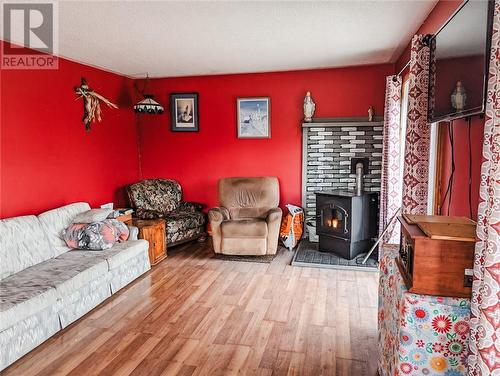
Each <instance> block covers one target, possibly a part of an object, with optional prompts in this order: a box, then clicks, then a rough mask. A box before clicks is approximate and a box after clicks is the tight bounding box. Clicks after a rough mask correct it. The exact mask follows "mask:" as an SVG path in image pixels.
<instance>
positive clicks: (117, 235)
mask: <svg viewBox="0 0 500 376" xmlns="http://www.w3.org/2000/svg"><path fill="white" fill-rule="evenodd" d="M128 236H129V230H128V227H127V225H125V224H124V223H123V222H120V221H117V220H116V219H105V220H104V221H100V222H93V223H73V224H71V225H69V227H68V228H67V229H65V230H64V231H63V239H64V241H65V242H66V244H67V246H68V247H69V248H72V249H88V250H92V251H101V250H103V249H109V248H111V247H112V246H113V245H114V244H115V243H116V242H123V241H125V240H127V239H128Z"/></svg>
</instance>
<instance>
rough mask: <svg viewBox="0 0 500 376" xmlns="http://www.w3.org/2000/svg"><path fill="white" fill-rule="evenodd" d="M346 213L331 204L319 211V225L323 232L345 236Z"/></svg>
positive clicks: (339, 207) (341, 208)
mask: <svg viewBox="0 0 500 376" xmlns="http://www.w3.org/2000/svg"><path fill="white" fill-rule="evenodd" d="M347 216H348V215H347V211H346V210H345V209H344V208H343V207H341V206H338V205H334V204H331V205H329V206H325V207H323V209H322V210H321V224H322V227H323V231H325V232H330V233H336V234H347V232H348V230H347Z"/></svg>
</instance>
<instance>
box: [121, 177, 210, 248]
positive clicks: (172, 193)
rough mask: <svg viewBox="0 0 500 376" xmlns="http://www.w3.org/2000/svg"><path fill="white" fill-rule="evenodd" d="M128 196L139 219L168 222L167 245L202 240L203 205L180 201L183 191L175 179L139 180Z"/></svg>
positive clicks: (133, 185) (203, 224)
mask: <svg viewBox="0 0 500 376" xmlns="http://www.w3.org/2000/svg"><path fill="white" fill-rule="evenodd" d="M127 193H128V197H129V200H130V204H131V205H132V207H133V208H134V209H135V211H136V213H135V214H136V216H137V217H138V218H141V219H154V218H164V219H165V220H166V221H167V233H166V237H167V244H168V245H170V246H172V245H176V244H180V243H184V242H187V241H190V240H195V239H198V238H201V237H205V222H206V217H205V214H204V213H203V212H202V211H201V210H202V209H203V205H202V204H199V203H195V202H185V201H182V189H181V186H180V184H179V183H178V182H176V181H175V180H168V179H146V180H142V181H140V182H138V183H135V184H132V185H130V186H129V187H128V188H127Z"/></svg>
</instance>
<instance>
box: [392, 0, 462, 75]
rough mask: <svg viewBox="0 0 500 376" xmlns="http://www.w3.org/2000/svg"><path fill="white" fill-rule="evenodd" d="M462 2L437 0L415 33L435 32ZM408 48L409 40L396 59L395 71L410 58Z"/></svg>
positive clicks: (409, 45) (459, 0)
mask: <svg viewBox="0 0 500 376" xmlns="http://www.w3.org/2000/svg"><path fill="white" fill-rule="evenodd" d="M462 3H463V0H439V1H438V2H437V4H436V6H435V7H434V9H432V11H431V13H429V15H428V16H427V18H426V19H425V21H424V22H423V23H422V25H420V27H419V28H418V30H415V34H432V33H435V32H436V31H438V30H439V29H440V28H441V26H442V25H443V24H444V23H445V22H446V21H447V20H448V18H450V17H451V15H452V14H453V13H454V12H455V11H456V10H457V9H458V7H459V6H460V5H461V4H462ZM410 48H411V41H410V43H408V45H407V46H406V48H405V50H404V51H403V53H402V54H401V56H399V58H398V60H397V61H396V72H399V71H400V70H401V69H402V68H403V67H404V66H405V64H406V63H407V61H408V60H410Z"/></svg>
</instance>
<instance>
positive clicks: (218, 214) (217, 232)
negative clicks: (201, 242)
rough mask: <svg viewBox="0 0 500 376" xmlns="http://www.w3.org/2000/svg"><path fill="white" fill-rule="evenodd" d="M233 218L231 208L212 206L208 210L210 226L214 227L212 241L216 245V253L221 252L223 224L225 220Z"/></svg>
mask: <svg viewBox="0 0 500 376" xmlns="http://www.w3.org/2000/svg"><path fill="white" fill-rule="evenodd" d="M229 219H231V217H230V215H229V210H227V209H226V208H224V207H220V208H212V209H210V210H209V211H208V220H209V221H210V227H211V228H212V241H213V245H214V251H215V252H216V253H220V252H221V243H222V232H221V224H222V222H224V221H227V220H229Z"/></svg>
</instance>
